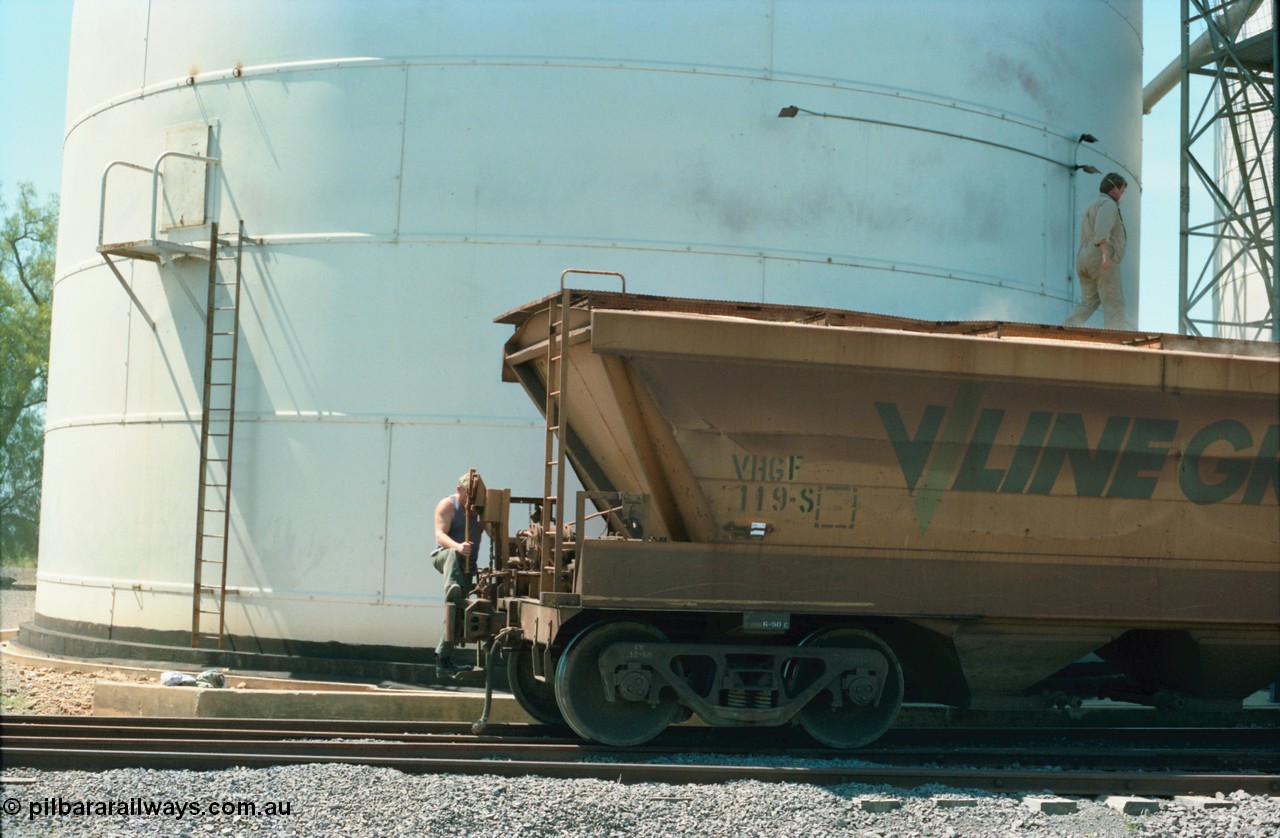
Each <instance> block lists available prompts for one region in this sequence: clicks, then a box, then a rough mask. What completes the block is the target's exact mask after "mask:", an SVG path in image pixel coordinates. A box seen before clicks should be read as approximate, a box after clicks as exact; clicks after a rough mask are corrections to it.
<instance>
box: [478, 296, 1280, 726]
mask: <svg viewBox="0 0 1280 838" xmlns="http://www.w3.org/2000/svg"><path fill="white" fill-rule="evenodd" d="M569 299H571V301H572V302H571V305H570V306H569V308H568V309H567V310H566V312H565V313H562V312H561V310H560V309H559V307H558V306H559V305H560V303H561V297H560V295H555V296H554V297H551V298H547V299H544V300H540V301H537V302H534V303H530V304H529V305H527V306H525V307H523V308H521V309H518V310H516V311H513V312H511V313H509V314H507V315H504V316H503V317H502V318H500V322H504V323H508V324H511V325H512V326H514V329H515V332H514V336H513V337H512V338H511V340H510V341H509V342H508V344H507V347H506V358H505V374H506V375H507V377H508V378H510V379H513V380H519V381H520V382H521V383H522V384H524V386H525V387H526V389H527V390H528V392H529V393H530V395H531V396H532V397H533V398H535V400H537V401H538V403H539V405H540V407H543V408H544V409H546V408H547V405H548V402H547V391H548V389H550V390H551V391H552V401H551V402H550V405H551V408H550V410H551V413H552V414H553V417H552V418H553V419H556V416H557V415H558V414H561V413H562V414H563V415H562V416H560V417H559V420H558V421H557V422H555V424H557V426H559V425H567V427H568V432H567V435H566V436H565V442H566V448H567V454H568V458H569V460H570V461H571V462H572V464H573V466H574V469H575V470H576V473H577V474H578V475H579V477H580V479H581V480H582V483H583V485H584V486H585V487H586V488H587V489H588V490H589V491H593V492H598V493H615V494H610V495H608V497H609V498H615V500H606V501H602V502H603V503H604V504H605V506H607V507H609V508H613V509H614V510H615V511H614V512H613V513H612V514H610V515H608V516H606V519H607V520H610V521H612V522H613V523H614V525H615V526H614V527H613V529H614V530H615V532H614V533H613V534H611V535H609V536H608V537H598V538H597V537H591V536H589V535H588V536H583V535H582V533H581V530H582V528H579V530H578V532H577V533H576V538H577V540H576V542H575V541H566V546H565V548H564V551H563V555H562V557H561V558H560V564H559V566H556V564H555V561H554V556H553V555H552V554H553V553H554V547H553V546H552V545H551V544H550V539H548V540H546V541H544V544H546V547H545V549H544V550H543V551H542V554H541V556H540V558H539V559H538V562H539V563H541V565H543V569H542V570H541V571H539V572H533V571H529V572H526V573H524V574H523V577H525V579H526V582H524V583H521V584H507V585H506V586H505V587H504V588H503V589H502V594H503V596H502V598H501V600H500V602H499V607H500V608H502V609H504V610H505V613H506V615H507V622H508V624H509V625H511V626H513V627H516V628H518V630H519V631H518V634H517V636H518V637H519V639H520V643H519V648H520V651H521V653H522V655H524V654H526V653H527V656H528V659H529V662H528V663H527V664H522V663H521V660H523V657H521V656H517V658H516V665H515V666H513V667H512V672H513V675H512V680H513V684H514V686H515V688H516V692H517V695H518V696H519V697H521V699H522V702H523V703H526V705H532V706H533V707H534V708H535V709H538V708H539V707H540V709H541V710H542V711H543V713H544V714H545V715H549V716H552V717H554V716H555V715H556V713H555V711H556V710H559V711H560V712H561V713H563V715H564V716H565V717H566V718H567V719H568V721H569V723H570V724H571V725H572V726H573V727H574V728H575V729H577V730H578V732H579V733H581V734H583V735H586V736H590V737H592V738H597V739H602V740H604V741H614V742H618V743H626V742H628V741H633V740H634V741H643V739H644V738H648V736H651V735H653V733H654V732H655V731H656V730H660V729H661V728H662V727H663V726H665V724H666V723H667V722H669V721H671V720H672V719H678V718H680V716H681V715H682V713H683V714H687V710H692V711H694V712H697V713H698V714H699V715H702V716H703V717H704V718H707V720H708V721H710V722H711V723H713V724H778V723H785V722H789V721H798V722H799V723H800V724H802V725H803V726H804V727H805V728H806V729H808V730H809V731H810V732H811V733H813V734H814V735H815V736H816V737H817V738H818V739H820V740H821V741H825V742H828V743H829V744H833V745H856V744H860V743H861V742H863V741H867V740H868V738H874V737H875V736H878V735H879V733H880V732H882V730H883V728H885V727H887V726H888V725H889V724H890V723H891V722H892V719H893V715H894V714H895V713H896V711H897V704H898V703H899V702H900V701H901V700H903V699H905V700H908V701H911V700H923V701H940V702H945V703H950V704H955V705H961V706H997V705H1006V706H1007V705H1011V704H1020V703H1026V702H1027V701H1029V700H1032V699H1034V698H1035V695H1034V692H1035V691H1034V688H1035V686H1036V685H1037V684H1038V683H1040V682H1042V681H1043V680H1044V679H1046V678H1048V677H1049V676H1052V675H1054V673H1056V672H1058V671H1059V670H1060V669H1062V668H1063V667H1064V666H1066V665H1067V664H1069V663H1071V662H1072V661H1075V660H1077V659H1079V658H1081V657H1082V656H1084V655H1087V654H1088V653H1091V652H1096V653H1098V654H1099V655H1101V656H1102V658H1103V659H1105V660H1106V661H1107V662H1109V663H1110V664H1111V665H1112V666H1113V667H1114V668H1115V669H1116V670H1117V671H1119V672H1122V673H1123V675H1124V676H1125V683H1126V684H1127V685H1128V689H1130V690H1131V691H1132V692H1134V693H1135V694H1139V695H1144V696H1147V697H1148V698H1155V697H1159V696H1165V697H1169V698H1171V699H1172V700H1174V701H1179V702H1192V703H1195V704H1198V705H1199V706H1204V707H1211V706H1225V705H1230V704H1234V705H1235V706H1238V705H1239V700H1240V699H1241V698H1242V697H1244V696H1247V695H1249V694H1250V693H1252V692H1253V691H1255V690H1257V689H1260V688H1262V687H1264V686H1265V685H1266V684H1268V683H1271V682H1272V681H1274V680H1275V679H1276V678H1277V677H1280V547H1278V545H1280V511H1278V506H1277V492H1278V491H1280V486H1278V483H1280V476H1278V474H1280V464H1278V460H1277V449H1278V448H1280V415H1278V414H1280V395H1278V394H1280V354H1278V353H1277V352H1276V351H1275V350H1276V347H1275V346H1274V345H1263V346H1259V345H1254V344H1240V343H1227V342H1221V341H1211V340H1204V339H1188V338H1176V337H1172V336H1160V335H1142V334H1132V333H1107V332H1091V331H1086V330H1064V329H1060V328H1050V327H1037V326H1018V325H1014V324H998V323H948V324H940V323H922V322H918V321H910V320H902V319H898V318H889V317H880V316H872V315H862V314H855V313H850V312H843V311H830V310H820V309H805V308H796V307H788V306H768V305H747V304H734V303H719V302H707V301H695V300H680V299H669V298H653V297H643V296H636V295H625V294H614V293H606V292H581V293H572V294H571V295H570V297H569ZM561 320H563V325H562V326H559V327H558V328H556V329H555V330H554V334H553V336H552V339H551V340H550V343H551V347H550V348H551V352H550V354H549V352H548V343H549V341H548V334H549V332H550V331H551V327H550V324H552V323H555V322H557V321H561ZM561 334H563V336H564V344H565V346H564V347H563V350H561V348H560V344H559V342H558V341H559V336H560V335H561ZM561 351H563V355H564V361H563V364H564V370H565V373H566V376H565V378H564V385H563V386H562V385H560V384H559V381H560V378H559V375H558V372H559V366H558V365H559V364H560V363H561V362H559V361H558V360H557V358H558V356H559V354H560V352H561ZM548 369H550V370H551V371H552V375H551V385H550V388H548V375H547V372H548ZM557 430H558V431H563V428H558V429H553V431H557ZM555 459H556V456H555V455H554V453H552V454H551V460H552V461H553V466H552V470H554V461H555ZM548 494H554V492H548ZM601 497H605V495H601ZM552 505H554V504H552ZM564 506H565V510H564V514H563V516H561V518H562V520H569V519H570V518H571V517H572V513H573V507H572V506H571V505H570V502H569V501H568V500H566V501H565V503H564ZM624 519H625V520H624ZM597 528H598V527H597ZM533 552H537V550H536V548H533ZM535 570H536V568H535ZM610 626H612V627H613V628H610ZM618 626H621V628H618ZM602 627H603V628H602ZM627 649H631V650H633V653H627V652H626V650H627ZM788 650H791V651H790V652H788ZM796 650H804V651H803V652H801V653H798V654H799V656H798V657H797V656H795V655H793V654H792V653H793V652H795V651H796ZM566 652H567V654H566ZM704 652H705V653H706V654H703V653H704ZM805 654H812V655H813V657H805V656H804V655H805ZM753 655H754V657H753ZM840 655H845V657H844V658H840ZM615 664H616V666H615ZM602 679H603V681H602ZM602 683H603V689H601V684H602ZM584 694H586V695H584ZM601 694H603V695H604V698H599V696H600V695H601ZM681 708H686V710H682V709H681ZM633 717H634V718H633ZM618 729H621V730H622V731H624V733H622V734H618V733H614V732H613V731H615V730H618Z"/></svg>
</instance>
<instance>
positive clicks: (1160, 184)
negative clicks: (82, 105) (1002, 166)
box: [0, 0, 1180, 332]
mask: <svg viewBox="0 0 1280 838" xmlns="http://www.w3.org/2000/svg"><path fill="white" fill-rule="evenodd" d="M1178 10H1179V4H1178V3H1176V2H1172V0H1143V18H1144V20H1143V29H1144V32H1143V42H1144V44H1145V49H1146V51H1145V54H1144V56H1143V73H1142V75H1143V79H1144V80H1150V79H1151V78H1152V77H1153V76H1154V75H1155V74H1156V73H1158V72H1159V71H1160V70H1161V69H1163V68H1164V66H1165V65H1166V64H1168V63H1169V62H1170V61H1171V60H1173V59H1174V58H1175V57H1176V56H1177V54H1178V50H1179V37H1180V36H1179V22H1178V18H1179V11H1178ZM70 29H71V0H0V78H3V79H5V80H6V84H5V86H4V88H3V90H4V92H3V94H2V95H0V114H2V116H0V184H3V192H2V193H0V194H2V195H3V197H4V199H5V201H6V202H7V203H8V204H9V206H10V208H12V204H13V199H14V194H15V189H16V187H17V184H18V183H19V182H20V181H31V182H32V183H34V184H35V186H36V189H37V190H38V191H39V193H40V194H41V196H45V195H48V194H52V193H56V192H58V190H59V189H60V186H61V174H60V171H61V165H62V133H63V124H64V121H65V119H66V114H65V112H64V111H65V99H66V88H67V58H68V54H69V41H70ZM1178 121H1179V120H1178V93H1177V91H1176V90H1175V91H1174V92H1172V93H1170V94H1169V95H1168V96H1166V97H1165V99H1164V101H1162V102H1161V103H1160V104H1159V105H1157V106H1156V108H1155V110H1154V112H1153V113H1151V114H1150V115H1148V116H1146V117H1144V123H1143V177H1142V180H1143V195H1142V216H1143V217H1142V238H1141V270H1142V276H1141V285H1142V291H1141V304H1140V307H1139V311H1138V324H1139V327H1140V328H1142V329H1147V330H1153V331H1162V332H1173V331H1177V314H1178V299H1177V298H1178V279H1177V277H1178V201H1177V198H1178V177H1179V174H1178Z"/></svg>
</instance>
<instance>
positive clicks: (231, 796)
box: [0, 765, 1280, 838]
mask: <svg viewBox="0 0 1280 838" xmlns="http://www.w3.org/2000/svg"><path fill="white" fill-rule="evenodd" d="M15 775H21V776H22V777H23V778H30V779H31V780H33V782H31V783H30V784H23V785H14V784H10V783H6V784H5V786H4V789H3V794H4V815H3V820H2V821H0V831H3V833H4V835H5V836H6V838H14V836H27V835H30V836H37V835H38V836H47V835H103V836H106V835H121V836H123V835H156V836H171V835H194V836H200V835H236V836H239V835H246V836H247V835H451V836H454V835H477V836H479V835H486V836H488V835H521V836H579V835H580V836H610V835H616V836H661V838H669V837H670V836H673V835H711V836H721V835H723V836H799V835H805V836H809V835H853V836H864V837H865V838H871V836H879V838H891V836H892V837H893V838H925V836H928V838H933V837H934V836H943V837H944V838H946V836H950V838H960V836H966V838H967V836H1095V838H1110V836H1116V838H1120V836H1124V837H1125V838H1129V836H1180V837H1181V836H1185V838H1191V837H1192V836H1203V838H1217V836H1233V838H1236V837H1237V836H1238V837H1240V838H1275V836H1277V835H1280V799H1276V798H1267V797H1258V796H1250V795H1246V794H1243V793H1237V794H1235V795H1228V796H1226V797H1225V798H1222V799H1221V800H1220V801H1218V802H1219V803H1220V804H1221V805H1223V806H1226V807H1228V808H1208V809H1201V808H1192V807H1191V806H1190V805H1187V804H1182V803H1177V802H1174V801H1170V800H1162V801H1160V809H1159V810H1158V811H1156V812H1154V813H1152V814H1147V815H1126V814H1124V813H1123V812H1122V811H1120V810H1118V809H1115V808H1112V807H1111V806H1108V805H1107V804H1106V802H1105V801H1102V800H1093V799H1085V800H1076V801H1075V802H1076V804H1077V805H1076V811H1075V812H1073V813H1070V814H1060V815H1046V814H1040V813H1038V812H1033V811H1032V810H1031V809H1030V808H1029V807H1028V806H1027V805H1026V803H1025V797H1024V796H1023V795H992V794H985V793H965V792H963V791H960V790H956V789H947V788H942V787H928V788H920V789H915V790H912V791H903V790H898V789H889V788H885V787H871V786H862V785H843V786H832V787H818V786H808V785H797V784H773V783H759V782H754V781H746V782H734V783H726V784H723V785H714V786H673V785H668V784H659V783H641V784H636V785H622V784H619V783H614V782H608V781H601V780H550V779H542V778H535V777H523V778H518V779H510V778H503V777H496V776H456V775H409V774H403V773H400V772H398V771H395V770H392V769H387V768H371V767H363V766H347V765H313V766H291V767H283V768H266V769H232V770H227V771H216V772H204V773H199V772H190V771H149V770H115V771H107V772H103V773H87V772H77V771H67V772H43V771H10V772H8V776H9V777H13V776H15ZM884 801H891V803H890V804H889V805H890V808H889V811H874V810H876V809H882V808H885V806H884V805H883V802H884ZM876 803H880V804H881V805H875V804H876ZM957 803H958V804H961V805H948V804H957ZM895 804H896V805H897V808H891V807H892V806H893V805H895ZM864 805H865V806H866V808H864ZM108 807H113V808H108ZM148 809H150V810H151V812H150V813H147V812H148Z"/></svg>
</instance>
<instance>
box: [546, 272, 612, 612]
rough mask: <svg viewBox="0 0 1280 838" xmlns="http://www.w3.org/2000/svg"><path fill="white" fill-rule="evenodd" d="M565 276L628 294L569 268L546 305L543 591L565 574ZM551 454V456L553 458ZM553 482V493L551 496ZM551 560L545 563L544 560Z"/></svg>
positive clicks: (567, 293)
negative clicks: (580, 277) (556, 295)
mask: <svg viewBox="0 0 1280 838" xmlns="http://www.w3.org/2000/svg"><path fill="white" fill-rule="evenodd" d="M567 274H590V275H594V276H616V277H617V278H618V279H619V280H621V282H622V292H623V293H624V294H625V293H626V291H627V280H626V278H625V277H624V276H623V275H622V274H620V273H618V272H616V271H588V270H578V269H575V268H569V269H567V270H564V271H561V272H560V296H559V298H557V299H554V300H552V301H551V303H550V304H549V305H548V306H547V401H546V410H544V411H543V416H544V418H545V419H546V444H545V448H544V451H545V456H544V457H543V460H544V462H545V463H546V468H545V470H544V472H543V479H542V544H541V548H542V556H543V560H542V590H543V591H544V592H548V593H550V592H554V591H555V590H556V586H557V583H558V581H559V579H560V574H561V573H562V572H563V571H564V524H565V520H566V518H567V516H568V512H567V509H568V504H566V503H565V502H564V461H565V449H566V446H567V444H568V438H569V414H568V406H567V399H568V395H569V394H568V388H569V365H568V363H567V361H568V358H567V355H568V351H569V337H570V335H569V328H570V324H569V312H570V309H571V308H572V305H571V303H572V295H573V292H572V291H571V290H570V289H568V288H566V287H565V284H564V278H565V276H566V275H567ZM553 455H554V456H553ZM552 482H554V483H555V487H554V488H555V494H552V493H551V490H552V485H551V484H552ZM548 557H550V559H551V561H550V562H548V561H547V558H548Z"/></svg>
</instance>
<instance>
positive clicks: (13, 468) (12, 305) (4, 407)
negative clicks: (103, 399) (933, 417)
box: [0, 183, 58, 562]
mask: <svg viewBox="0 0 1280 838" xmlns="http://www.w3.org/2000/svg"><path fill="white" fill-rule="evenodd" d="M0 186H2V184H0ZM6 211H7V206H6V205H5V203H4V196H3V192H2V191H0V562H6V561H10V560H13V559H16V558H21V557H24V556H28V555H34V554H35V551H36V543H37V538H38V534H39V527H40V476H41V469H42V467H43V461H44V402H45V390H46V384H47V381H48V377H49V319H50V318H49V315H50V308H51V304H52V297H53V257H54V243H55V239H56V237H57V230H58V199H57V197H56V196H51V197H50V198H49V199H48V201H47V203H45V204H43V205H42V204H40V202H39V200H38V198H37V196H36V191H35V187H33V186H32V185H31V184H30V183H22V184H19V185H18V200H17V206H16V208H15V210H14V212H13V213H12V214H6Z"/></svg>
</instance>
